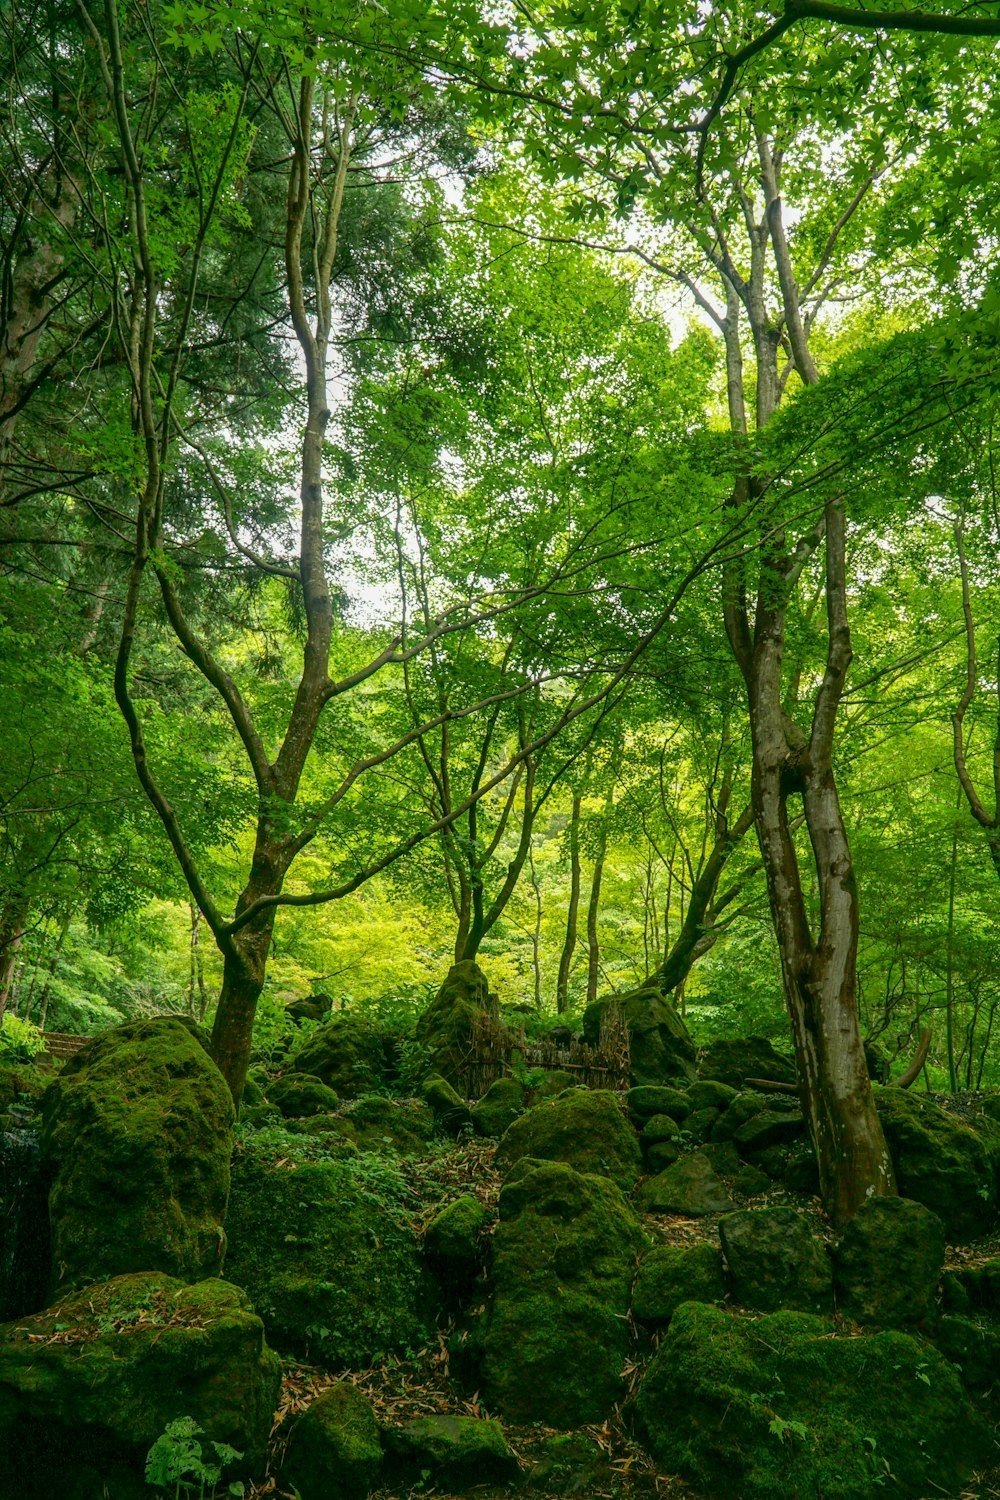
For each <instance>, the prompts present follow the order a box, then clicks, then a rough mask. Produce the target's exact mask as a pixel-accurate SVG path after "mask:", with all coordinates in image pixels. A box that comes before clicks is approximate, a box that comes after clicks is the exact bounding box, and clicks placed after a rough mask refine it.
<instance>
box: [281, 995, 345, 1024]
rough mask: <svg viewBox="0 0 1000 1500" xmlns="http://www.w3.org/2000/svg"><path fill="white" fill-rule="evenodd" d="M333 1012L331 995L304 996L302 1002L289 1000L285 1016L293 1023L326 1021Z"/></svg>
mask: <svg viewBox="0 0 1000 1500" xmlns="http://www.w3.org/2000/svg"><path fill="white" fill-rule="evenodd" d="M332 1010H333V1001H332V1000H331V999H330V996H329V995H304V996H303V997H302V999H301V1000H289V1002H288V1004H287V1005H286V1006H285V1015H286V1016H288V1017H289V1018H290V1019H291V1020H292V1021H325V1020H326V1018H327V1016H328V1015H329V1014H330V1012H331V1011H332Z"/></svg>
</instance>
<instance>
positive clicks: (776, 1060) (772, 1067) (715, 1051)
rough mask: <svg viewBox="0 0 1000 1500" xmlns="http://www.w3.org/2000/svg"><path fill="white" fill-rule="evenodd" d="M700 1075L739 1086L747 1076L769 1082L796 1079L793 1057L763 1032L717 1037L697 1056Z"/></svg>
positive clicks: (743, 1084)
mask: <svg viewBox="0 0 1000 1500" xmlns="http://www.w3.org/2000/svg"><path fill="white" fill-rule="evenodd" d="M698 1076H699V1078H716V1079H718V1080H719V1082H720V1083H728V1084H729V1085H730V1087H731V1088H734V1089H742V1088H743V1087H744V1086H745V1084H746V1080H747V1079H748V1078H764V1079H766V1080H767V1081H768V1082H769V1083H795V1082H797V1075H796V1071H795V1061H794V1059H793V1058H791V1057H788V1056H786V1054H785V1053H783V1052H779V1051H778V1050H777V1049H776V1048H775V1047H774V1045H773V1043H771V1042H770V1041H769V1040H768V1038H767V1037H765V1036H742V1037H735V1038H732V1037H720V1038H719V1039H718V1040H717V1041H714V1042H711V1043H710V1044H709V1045H708V1046H707V1047H706V1048H705V1050H704V1052H703V1053H702V1054H701V1057H700V1058H699V1059H698Z"/></svg>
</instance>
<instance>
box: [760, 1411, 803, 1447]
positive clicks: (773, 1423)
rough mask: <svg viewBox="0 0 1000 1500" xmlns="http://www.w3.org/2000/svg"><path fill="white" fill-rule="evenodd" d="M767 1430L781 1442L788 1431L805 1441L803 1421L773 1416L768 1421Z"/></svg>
mask: <svg viewBox="0 0 1000 1500" xmlns="http://www.w3.org/2000/svg"><path fill="white" fill-rule="evenodd" d="M767 1430H768V1432H773V1433H774V1435H775V1437H778V1438H780V1439H781V1441H782V1442H784V1441H785V1438H786V1437H787V1436H788V1434H789V1433H790V1432H792V1433H794V1434H795V1436H796V1437H797V1438H801V1439H802V1441H803V1442H805V1437H806V1431H807V1428H806V1425H805V1423H804V1422H786V1421H785V1419H784V1417H777V1416H775V1417H772V1418H771V1420H770V1422H769V1423H768V1425H767Z"/></svg>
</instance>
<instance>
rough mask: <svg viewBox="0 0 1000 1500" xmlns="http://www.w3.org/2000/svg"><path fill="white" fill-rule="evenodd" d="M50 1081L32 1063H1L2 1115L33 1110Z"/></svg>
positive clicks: (0, 1094)
mask: <svg viewBox="0 0 1000 1500" xmlns="http://www.w3.org/2000/svg"><path fill="white" fill-rule="evenodd" d="M48 1081H49V1080H48V1079H46V1078H44V1077H43V1076H42V1074H41V1073H40V1072H39V1070H38V1068H37V1067H35V1066H34V1065H33V1064H32V1063H11V1062H7V1063H0V1113H6V1112H7V1111H8V1110H9V1109H11V1108H12V1107H13V1108H14V1109H15V1110H16V1109H23V1110H25V1111H30V1110H33V1109H34V1106H35V1103H36V1101H37V1100H38V1099H39V1098H40V1097H41V1095H42V1094H43V1093H44V1091H45V1086H46V1084H47V1082H48Z"/></svg>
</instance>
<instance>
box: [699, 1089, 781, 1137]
mask: <svg viewBox="0 0 1000 1500" xmlns="http://www.w3.org/2000/svg"><path fill="white" fill-rule="evenodd" d="M768 1103H769V1101H768V1099H767V1098H766V1097H765V1095H764V1094H758V1093H756V1092H755V1091H754V1090H753V1089H746V1090H744V1092H743V1093H742V1094H737V1096H736V1098H735V1099H733V1100H731V1101H730V1104H729V1107H728V1109H727V1110H726V1112H725V1114H724V1115H722V1116H721V1118H720V1119H718V1120H716V1122H715V1124H714V1125H713V1127H712V1139H713V1140H716V1141H731V1140H732V1138H733V1136H734V1135H735V1134H736V1132H737V1130H739V1128H740V1126H741V1125H745V1124H746V1122H747V1120H752V1119H753V1117H754V1116H755V1115H760V1114H763V1113H764V1111H765V1110H766V1109H767V1108H768Z"/></svg>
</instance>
